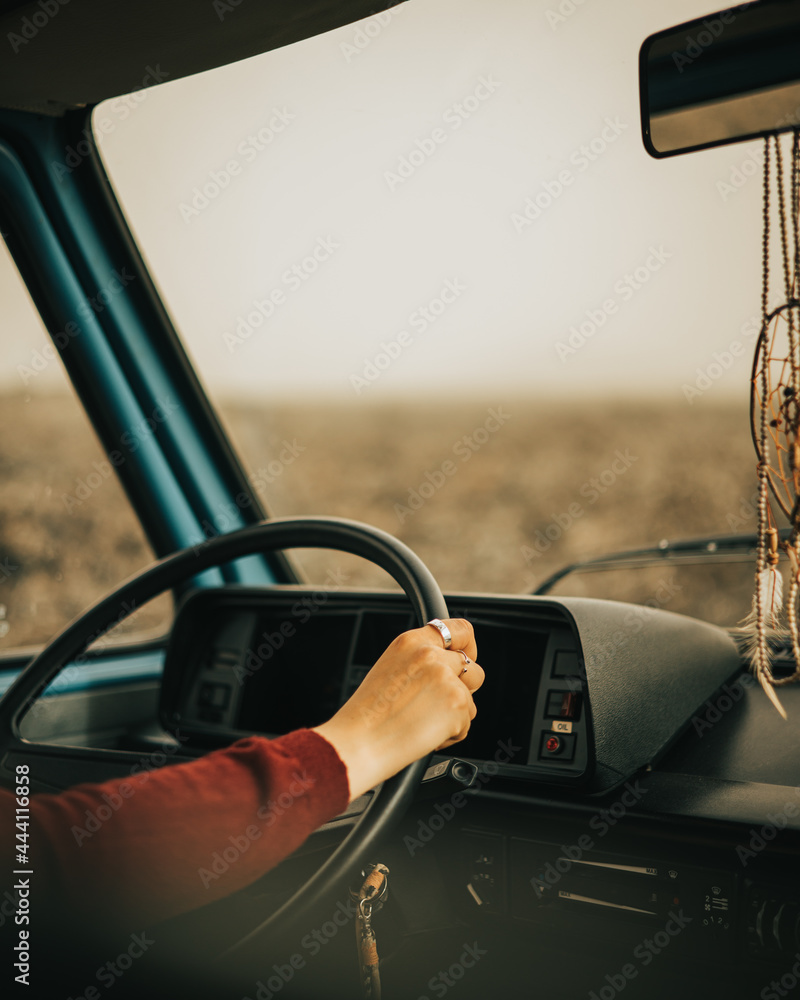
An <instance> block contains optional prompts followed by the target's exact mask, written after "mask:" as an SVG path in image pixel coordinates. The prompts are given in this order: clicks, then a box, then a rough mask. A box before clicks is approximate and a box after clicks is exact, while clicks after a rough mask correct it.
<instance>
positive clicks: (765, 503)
mask: <svg viewBox="0 0 800 1000" xmlns="http://www.w3.org/2000/svg"><path fill="white" fill-rule="evenodd" d="M771 142H772V140H771V137H770V136H767V137H766V138H765V140H764V189H763V199H762V204H763V217H762V243H761V248H762V255H761V262H762V268H761V333H760V335H759V338H758V345H757V348H756V363H757V362H758V357H759V352H760V353H761V358H762V364H761V369H760V372H759V373H758V375H759V376H760V383H761V385H760V390H761V398H760V400H759V401H758V402H759V404H760V405H759V410H760V413H759V428H758V439H757V445H758V466H757V470H758V548H757V554H756V588H755V594H754V595H753V612H751V614H750V615H749V616H748V618H747V619H746V620H745V622H744V626H745V629H748V630H749V629H752V628H755V649H753V650H752V651H750V657H751V661H752V666H753V670H754V672H755V675H756V677H757V678H758V680H759V681H760V682H761V685H762V687H763V688H764V690H765V691H766V693H767V695H768V696H770V698H771V700H772V702H773V704H775V707H776V708H777V709H778V711H779V712H780V713H781V714H782V715H783V716H784V718H785V717H786V713H785V712H784V710H783V707H782V706H781V704H780V702H779V701H778V699H777V696H776V695H775V692H774V691H773V690H772V686H771V685H772V670H771V669H770V665H769V643H768V640H767V628H768V627H772V628H774V627H775V624H776V621H775V604H776V599H777V596H778V595H777V594H776V588H777V589H778V590H779V589H780V583H779V581H780V576H779V574H778V571H777V547H776V545H775V542H774V541H773V537H774V536H772V535H770V533H769V532H770V526H771V525H770V520H771V517H770V509H769V437H768V431H767V408H768V402H769V366H768V363H767V356H768V351H769V242H770V239H769V237H770V176H771V173H772V171H771V169H770V149H771ZM776 146H777V140H776ZM754 375H755V373H754ZM756 395H757V386H756V384H755V378H754V385H753V406H754V405H755V402H756ZM770 581H772V585H770Z"/></svg>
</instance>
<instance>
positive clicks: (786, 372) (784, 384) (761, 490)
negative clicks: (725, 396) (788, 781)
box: [744, 133, 800, 718]
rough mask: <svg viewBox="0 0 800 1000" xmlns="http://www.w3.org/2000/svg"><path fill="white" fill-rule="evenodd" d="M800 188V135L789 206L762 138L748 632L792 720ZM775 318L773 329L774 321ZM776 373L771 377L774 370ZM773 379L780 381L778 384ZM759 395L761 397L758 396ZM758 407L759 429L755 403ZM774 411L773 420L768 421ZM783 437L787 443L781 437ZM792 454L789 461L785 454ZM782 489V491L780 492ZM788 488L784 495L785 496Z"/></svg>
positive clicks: (778, 160)
mask: <svg viewBox="0 0 800 1000" xmlns="http://www.w3.org/2000/svg"><path fill="white" fill-rule="evenodd" d="M773 144H774V156H775V175H776V187H777V203H778V216H779V222H780V240H781V263H782V269H783V279H784V281H783V284H784V293H785V297H786V301H785V303H784V304H783V305H781V306H780V307H779V308H777V309H775V310H773V311H772V312H770V311H769V270H770V260H769V249H770V235H771V233H770V218H771V199H770V195H771V177H772V161H771V150H772V146H773ZM799 194H800V135H798V133H795V134H794V135H793V138H792V162H791V173H790V182H789V199H790V207H789V212H788V213H787V207H786V183H785V176H784V169H783V156H782V149H781V144H780V139H779V137H778V136H773V137H770V136H767V137H766V138H765V142H764V178H763V219H762V222H763V228H762V282H761V333H760V335H759V338H758V343H757V347H756V356H755V361H754V367H753V394H752V401H751V422H752V426H753V438H754V441H755V443H756V449H757V452H758V466H757V470H758V545H757V556H756V588H755V594H754V597H753V610H752V612H751V614H750V615H749V616H748V618H747V619H746V620H745V622H744V626H745V632H746V634H747V635H748V640H749V649H748V652H749V654H750V659H751V663H752V667H753V671H754V673H755V674H756V677H757V678H758V680H759V682H760V683H761V685H762V687H763V688H764V691H765V692H766V694H767V695H768V697H769V698H770V700H771V701H772V703H773V705H774V706H775V708H776V709H777V710H778V712H780V714H781V715H782V716H783V717H784V718H786V713H785V711H784V709H783V706H782V705H781V703H780V701H779V699H778V697H777V694H776V693H775V691H774V687H775V686H779V685H782V684H786V683H789V682H790V681H793V680H797V679H800V630H798V621H797V604H798V594H799V593H800V437H799V435H798V432H799V431H800V350H799V349H798V335H797V334H798V317H797V306H798V303H797V300H796V299H795V297H794V296H795V294H796V291H797V289H798V288H800V280H798V276H799V275H800V225H799V224H798V223H799V221H800V220H799V215H800V207H798V195H799ZM787 216H788V218H789V219H790V220H791V223H790V224H791V243H792V246H791V252H790V246H789V244H790V240H789V234H788V232H787ZM781 319H783V320H784V321H785V323H786V330H787V339H788V354H787V356H786V357H781V356H780V355H779V354H778V353H777V348H776V346H775V341H776V337H777V330H778V323H779V322H780V320H781ZM773 324H775V325H774V327H773ZM773 370H774V371H775V372H776V375H777V378H776V379H773V378H771V372H772V371H773ZM773 383H774V384H773ZM759 397H760V398H759ZM756 406H758V409H759V412H758V427H757V428H756V419H755V417H756V413H755V408H756ZM768 411H771V413H772V416H773V419H772V420H770V419H769V412H768ZM770 428H773V429H774V434H773V435H772V436H773V443H774V445H775V448H776V455H775V459H776V466H775V468H774V469H773V468H772V467H771V465H770ZM781 437H783V439H784V441H785V444H784V443H783V442H782V440H781ZM784 452H785V453H786V460H787V461H786V464H785V463H784V455H783V453H784ZM781 487H782V490H781ZM770 489H771V490H772V493H773V494H774V497H775V499H776V501H777V502H778V505H779V506H780V508H781V509H782V510H783V512H784V513H785V514H786V515H787V517H788V518H789V523H790V525H791V532H790V536H789V538H788V540H787V541H785V542H779V534H778V529H777V527H776V524H775V519H774V516H773V512H772V507H771V504H770V497H769V492H770ZM783 493H785V494H786V496H785V497H784V495H783ZM779 548H783V549H784V550H785V551H786V553H787V555H788V556H789V560H790V563H791V569H792V572H791V586H790V593H789V600H788V602H787V608H786V617H787V624H788V627H789V633H790V636H791V643H792V650H793V653H794V656H795V663H796V669H795V672H794V673H793V674H792V676H791V677H784V678H781V679H776V678H775V677H774V675H773V673H772V670H771V667H770V647H769V635H768V632H769V631H772V630H776V629H777V628H778V619H779V615H780V611H781V607H782V593H781V591H782V578H781V575H780V571H779V569H778V562H779V557H780V556H779Z"/></svg>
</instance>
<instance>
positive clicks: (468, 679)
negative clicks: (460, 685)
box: [447, 649, 486, 693]
mask: <svg viewBox="0 0 800 1000" xmlns="http://www.w3.org/2000/svg"><path fill="white" fill-rule="evenodd" d="M447 658H448V661H449V662H451V663H452V665H453V667H454V669H455V673H456V676H457V677H458V678H459V679H460V680H462V681H463V682H464V684H466V686H467V690H468V691H469V692H470V693H472V692H474V691H477V690H478V688H479V687H480V686H481V684H483V682H484V679H485V677H486V675H485V674H484V672H483V668H482V667H481V665H480V664H479V663H476V662H475V661H474V660H469V662H467V661H466V660H465V659H464V656H463V655H462V653H461V650H456V649H451V650H450V652H449V653H448V654H447Z"/></svg>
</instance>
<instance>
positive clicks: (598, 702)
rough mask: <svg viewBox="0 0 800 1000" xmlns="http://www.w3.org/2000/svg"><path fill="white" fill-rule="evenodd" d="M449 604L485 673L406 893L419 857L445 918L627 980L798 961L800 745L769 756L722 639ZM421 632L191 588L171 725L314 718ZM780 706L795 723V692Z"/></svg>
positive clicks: (622, 615) (655, 613)
mask: <svg viewBox="0 0 800 1000" xmlns="http://www.w3.org/2000/svg"><path fill="white" fill-rule="evenodd" d="M447 601H448V606H449V608H450V610H451V614H452V615H454V616H459V617H465V618H468V619H469V620H470V621H472V622H473V624H474V626H475V633H476V640H477V644H478V659H479V662H480V663H481V665H482V666H483V667H484V669H485V671H486V678H487V679H486V682H485V685H484V687H483V688H482V689H481V691H480V693H479V695H478V697H477V699H476V700H477V704H478V709H479V711H478V716H477V719H476V720H475V723H474V725H473V729H472V731H471V732H470V735H469V736H468V738H467V739H466V740H465V741H464V742H463V743H462V744H459V745H458V747H457V748H454V751H457V753H458V759H459V760H463V761H466V762H467V763H469V764H470V765H473V779H472V780H471V781H470V782H468V783H467V785H468V787H467V786H465V787H464V788H462V789H459V788H458V787H455V786H453V785H452V784H448V783H447V782H442V783H441V786H440V787H437V786H436V782H435V781H431V782H430V787H429V788H426V787H425V785H427V784H428V782H425V783H424V785H423V789H422V790H421V795H420V800H419V802H418V803H416V805H415V807H414V809H412V812H411V814H410V815H409V817H408V818H407V821H406V824H405V826H404V829H403V830H402V831H400V832H399V833H398V835H397V844H398V845H401V847H402V849H400V848H399V847H398V851H397V855H398V856H396V857H394V859H393V861H392V864H393V865H394V866H395V867H396V868H398V869H399V870H400V871H406V873H407V874H406V877H407V880H408V883H409V884H417V882H418V880H419V878H420V875H419V873H416V874H415V873H414V872H413V871H412V863H413V864H417V863H422V865H423V867H422V871H423V872H424V873H425V874H424V876H423V881H424V889H423V887H422V886H420V891H424V892H425V895H426V900H427V902H426V907H427V908H428V909H429V911H430V913H431V914H436V917H435V920H436V921H438V922H439V923H440V924H441V923H442V922H445V923H446V922H447V921H448V920H450V921H452V922H453V923H454V925H456V926H457V925H459V924H460V923H463V921H464V920H465V919H468V920H470V921H472V920H475V921H478V922H483V923H484V925H485V927H486V930H485V933H486V934H491V933H494V932H497V933H499V931H497V928H498V927H502V928H503V930H502V933H503V934H505V935H509V934H510V935H511V936H512V937H515V936H519V940H520V941H521V942H522V943H524V941H525V940H526V937H525V935H526V934H530V933H531V928H535V932H536V935H537V940H539V939H540V937H542V938H543V939H547V938H548V937H549V938H550V940H551V944H552V947H553V949H554V954H557V953H559V951H560V950H561V949H563V947H564V942H565V940H567V939H575V938H576V936H577V937H578V938H580V940H582V941H583V942H584V944H583V945H582V947H583V948H584V950H585V949H586V948H589V950H591V948H596V949H599V951H598V955H600V954H601V953H602V956H603V957H602V959H598V960H602V961H604V962H606V963H608V962H609V957H608V955H609V951H608V949H609V948H612V949H617V951H618V952H619V954H620V955H621V956H622V957H623V958H626V959H627V961H625V962H622V959H621V960H620V961H621V965H620V969H622V968H623V967H626V968H627V971H628V973H629V974H630V980H632V979H633V978H635V977H639V976H641V978H642V980H644V979H645V978H646V975H645V970H646V969H647V968H648V967H649V966H650V964H651V962H653V961H654V958H655V955H656V954H658V953H659V952H660V951H662V950H664V949H665V948H670V949H671V951H670V955H672V956H673V957H674V958H675V959H677V958H680V959H681V962H683V961H684V960H685V961H690V962H694V961H696V962H699V963H701V964H702V965H703V966H704V967H706V968H711V969H716V970H717V972H716V973H715V974H718V973H720V970H722V969H723V968H724V969H726V970H727V971H728V972H730V971H731V970H734V972H735V974H736V975H749V976H751V977H752V980H753V982H754V983H755V984H756V985H757V984H759V983H761V982H762V981H767V982H768V980H764V978H763V977H764V976H765V975H766V972H767V971H768V970H769V969H771V968H775V967H780V966H781V963H784V964H785V962H786V961H787V960H788V959H789V958H790V957H791V956H792V955H793V954H794V951H796V950H797V949H798V948H800V878H798V868H799V866H798V862H797V858H798V850H797V849H798V844H799V843H800V840H799V837H798V835H799V834H800V797H798V794H797V787H795V786H796V784H797V777H796V775H797V774H798V773H800V772H798V770H797V769H796V764H797V763H798V762H800V737H798V736H797V734H795V732H794V730H791V731H790V730H789V729H787V731H786V732H785V733H783V734H782V737H783V738H784V739H785V741H786V742H784V743H783V751H782V752H779V751H778V749H777V746H776V744H775V742H774V740H775V739H777V737H774V736H771V735H770V734H774V733H775V730H776V727H777V725H778V724H779V721H780V720H778V719H777V718H773V716H772V714H771V713H773V712H774V710H773V709H772V708H771V707H770V706H769V705H768V703H767V700H766V699H765V698H764V697H763V694H762V692H761V691H760V690H759V689H758V687H757V685H755V683H754V682H753V681H752V679H751V678H750V676H749V674H747V673H746V672H743V670H742V664H741V661H740V657H739V652H738V649H737V647H736V644H735V642H734V640H733V639H732V638H731V636H730V635H729V634H728V633H727V632H725V631H723V630H721V629H718V628H716V627H714V626H709V625H706V624H705V623H701V622H696V621H694V620H692V619H688V618H684V617H682V616H679V615H674V614H671V613H668V612H665V611H661V610H657V609H649V608H639V607H636V608H634V607H632V606H628V605H624V604H617V603H616V602H604V601H588V600H582V599H567V598H563V599H558V600H553V599H549V598H548V599H544V598H534V597H517V596H514V597H496V596H488V595H458V594H456V595H448V596H447ZM414 624H415V623H414V621H413V618H412V615H411V611H410V608H409V606H408V602H407V600H406V599H405V597H403V595H400V594H393V593H383V594H382V593H376V592H370V593H360V592H336V593H330V592H315V591H313V590H312V589H310V588H306V587H285V588H273V589H270V590H269V591H263V590H260V589H253V588H246V587H227V588H224V589H220V590H218V591H214V590H210V591H202V592H198V593H196V594H194V595H190V597H189V598H188V599H187V600H186V602H185V604H184V605H183V606H182V608H181V609H180V611H179V614H178V617H177V620H176V623H175V628H174V631H173V635H172V639H171V643H170V647H169V650H168V653H167V659H166V664H165V674H164V683H163V686H162V695H161V706H160V714H161V720H162V723H163V725H164V726H165V727H166V728H167V729H172V730H177V729H178V728H180V730H181V732H182V733H183V734H184V738H185V736H186V734H189V736H190V738H191V740H192V741H194V742H196V743H197V744H198V745H202V746H214V745H218V744H220V743H227V742H229V741H230V740H231V739H234V738H236V737H240V736H243V735H247V734H249V733H252V732H260V733H266V734H267V735H277V734H280V733H283V732H287V731H289V730H291V729H293V728H296V727H298V726H311V725H315V724H318V723H320V722H322V721H324V720H325V719H326V718H328V717H329V716H330V715H331V714H332V713H333V712H334V711H335V710H336V709H337V708H338V707H339V705H340V704H342V703H343V701H345V700H346V699H347V697H348V696H349V695H350V693H351V692H352V691H353V690H354V689H355V688H356V687H357V685H358V684H359V683H360V681H361V679H362V678H363V677H364V675H365V674H366V672H367V671H368V670H369V667H370V666H371V664H372V663H373V662H375V660H376V659H377V658H378V657H379V656H380V654H381V653H382V652H383V650H384V649H385V647H386V646H387V645H388V643H389V642H390V641H391V640H392V639H393V638H394V637H395V636H396V635H397V634H399V633H400V632H402V631H404V630H406V629H408V628H411V627H413V626H414ZM187 664H191V666H190V668H189V669H187ZM784 695H785V696H786V702H787V707H789V711H790V713H791V711H792V707H796V708H798V709H800V699H798V698H797V697H796V692H795V691H794V690H793V689H789V690H787V689H784V692H783V693H782V697H783V696H784ZM440 764H444V759H443V758H434V760H433V761H432V767H431V769H429V776H431V777H435V771H436V769H437V765H440ZM440 770H443V768H440ZM795 800H796V801H797V807H794V806H793V803H794V802H795ZM765 815H767V816H769V817H772V818H771V819H770V820H769V821H768V823H767V825H766V826H765V824H764V816H765ZM770 824H772V825H771V826H770ZM433 833H436V836H433ZM429 842H430V847H429V846H428V844H429ZM759 845H760V846H759ZM389 853H390V854H391V850H390V852H389ZM432 887H436V893H437V894H438V896H437V901H436V902H435V903H432V902H431V901H430V900H431V892H432V891H433V889H432ZM431 919H432V920H433V919H434V918H433V917H431ZM509 927H510V928H512V929H511V930H509ZM490 928H494V929H495V930H494V931H492V930H490ZM526 928H527V930H526ZM587 942H592V944H591V946H590V945H589V944H588V943H587ZM648 942H649V943H648ZM655 964H656V966H658V963H655ZM790 964H791V963H790ZM662 972H663V966H662ZM634 973H635V976H634ZM609 974H610V975H612V977H613V976H616V977H620V976H622V977H623V978H622V980H620V979H619V978H617V979H615V980H614V981H615V982H617V983H618V984H619V983H620V982H625V983H626V984H629V982H630V980H628V979H625V975H624V973H623V972H621V971H619V970H616V969H612V970H611V972H610V973H609ZM537 975H538V976H539V977H541V976H542V972H541V970H539V971H538V972H537ZM654 982H655V980H653V981H651V982H650V985H649V986H647V990H648V995H657V992H656V988H655V986H654ZM603 983H604V981H603V980H602V979H601V980H600V984H601V985H603ZM606 985H607V984H606ZM576 988H577V987H576ZM581 988H584V987H583V986H581ZM609 989H610V987H609ZM618 989H619V986H617V990H618ZM632 994H633V990H631V991H629V995H632ZM598 995H601V994H598ZM742 995H744V994H742ZM756 995H757V994H756Z"/></svg>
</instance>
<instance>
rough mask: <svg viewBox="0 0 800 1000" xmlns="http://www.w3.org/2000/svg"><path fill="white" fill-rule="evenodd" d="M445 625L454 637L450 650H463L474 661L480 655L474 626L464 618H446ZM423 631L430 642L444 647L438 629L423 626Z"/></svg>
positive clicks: (431, 626)
mask: <svg viewBox="0 0 800 1000" xmlns="http://www.w3.org/2000/svg"><path fill="white" fill-rule="evenodd" d="M444 623H445V625H446V626H447V627H448V629H449V630H450V635H451V636H452V637H453V638H452V642H451V644H450V649H463V650H464V652H465V653H466V654H467V656H468V657H469V658H470V659H471V660H474V659H475V657H476V656H477V655H478V647H477V646H476V645H475V633H474V632H473V629H472V625H470V623H469V622H468V621H466V619H464V618H445V619H444ZM422 631H423V633H424V634H425V638H426V639H428V640H429V641H430V642H433V643H435V642H438V643H439V644H440V645H442V646H444V640H443V639H442V637H441V635H437V629H435V628H434V627H433V625H425V626H423V629H422Z"/></svg>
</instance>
